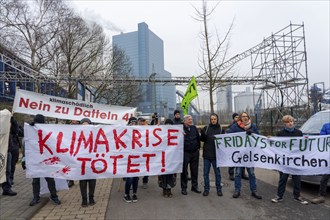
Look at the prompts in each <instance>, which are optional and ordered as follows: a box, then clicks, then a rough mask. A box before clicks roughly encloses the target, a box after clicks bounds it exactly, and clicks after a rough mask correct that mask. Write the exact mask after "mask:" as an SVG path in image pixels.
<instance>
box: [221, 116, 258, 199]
mask: <svg viewBox="0 0 330 220" xmlns="http://www.w3.org/2000/svg"><path fill="white" fill-rule="evenodd" d="M236 132H246V133H247V134H248V135H251V134H252V133H254V134H259V132H258V128H257V126H256V125H255V124H253V123H252V121H251V118H250V116H249V114H248V113H247V112H243V113H241V114H240V119H239V120H238V121H237V122H236V123H235V124H233V125H232V126H231V127H230V128H229V129H228V131H227V133H236ZM242 170H243V167H236V168H235V192H234V194H233V198H238V197H239V196H240V194H241V193H240V192H241V178H242ZM246 170H247V172H248V174H249V184H250V190H251V195H252V196H253V197H254V198H256V199H262V197H261V196H260V195H259V194H258V193H257V183H256V182H257V181H256V176H255V174H254V168H253V167H247V168H246Z"/></svg>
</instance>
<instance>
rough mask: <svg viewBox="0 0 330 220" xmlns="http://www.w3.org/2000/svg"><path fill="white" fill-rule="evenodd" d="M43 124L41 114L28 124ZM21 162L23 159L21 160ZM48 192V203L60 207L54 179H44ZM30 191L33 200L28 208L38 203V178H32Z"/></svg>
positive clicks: (43, 118) (43, 119)
mask: <svg viewBox="0 0 330 220" xmlns="http://www.w3.org/2000/svg"><path fill="white" fill-rule="evenodd" d="M44 123H45V116H43V115H41V114H37V115H36V116H35V117H34V119H33V122H32V123H30V125H31V126H34V125H35V124H44ZM23 158H24V161H25V149H24V150H23ZM22 160H23V159H22ZM45 179H46V182H47V186H48V190H49V192H50V197H49V199H50V201H52V203H53V204H55V205H60V204H61V201H60V200H59V199H58V196H57V192H56V185H55V180H54V178H50V177H45ZM32 191H33V199H32V201H31V202H30V206H34V205H36V204H38V203H39V202H40V178H33V180H32Z"/></svg>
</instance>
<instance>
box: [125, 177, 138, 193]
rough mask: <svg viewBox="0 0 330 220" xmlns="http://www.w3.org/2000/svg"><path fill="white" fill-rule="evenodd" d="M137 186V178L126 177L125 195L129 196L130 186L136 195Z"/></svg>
mask: <svg viewBox="0 0 330 220" xmlns="http://www.w3.org/2000/svg"><path fill="white" fill-rule="evenodd" d="M138 184H139V177H127V178H126V182H125V194H126V195H129V190H130V189H131V185H133V193H134V194H136V192H137V188H138Z"/></svg>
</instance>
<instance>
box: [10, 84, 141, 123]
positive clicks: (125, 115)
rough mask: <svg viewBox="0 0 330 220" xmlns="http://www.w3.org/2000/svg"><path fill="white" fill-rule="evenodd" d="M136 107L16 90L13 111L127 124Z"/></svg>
mask: <svg viewBox="0 0 330 220" xmlns="http://www.w3.org/2000/svg"><path fill="white" fill-rule="evenodd" d="M135 111H136V108H131V107H123V106H107V105H101V104H97V103H92V102H85V101H81V100H74V99H66V98H61V97H56V96H49V95H43V94H39V93H35V92H29V91H26V90H21V89H18V90H16V95H15V100H14V106H13V112H18V113H23V114H30V115H36V114H42V115H44V116H47V117H53V118H60V119H68V120H77V121H80V120H81V119H83V118H89V119H90V120H91V121H92V122H95V123H102V124H127V122H128V119H129V118H130V117H131V116H133V115H134V114H135Z"/></svg>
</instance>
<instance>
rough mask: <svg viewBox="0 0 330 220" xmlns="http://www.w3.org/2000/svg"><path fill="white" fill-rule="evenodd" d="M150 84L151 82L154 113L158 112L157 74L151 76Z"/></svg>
mask: <svg viewBox="0 0 330 220" xmlns="http://www.w3.org/2000/svg"><path fill="white" fill-rule="evenodd" d="M149 82H151V83H152V84H151V90H152V91H151V101H152V107H153V112H156V73H152V74H150V76H149Z"/></svg>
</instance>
